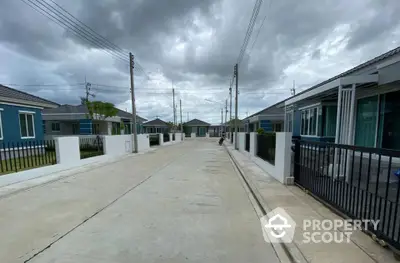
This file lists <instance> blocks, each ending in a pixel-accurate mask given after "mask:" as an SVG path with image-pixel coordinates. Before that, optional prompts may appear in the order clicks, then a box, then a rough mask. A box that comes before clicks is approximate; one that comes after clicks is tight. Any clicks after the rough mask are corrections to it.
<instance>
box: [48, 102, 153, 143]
mask: <svg viewBox="0 0 400 263" xmlns="http://www.w3.org/2000/svg"><path fill="white" fill-rule="evenodd" d="M42 118H43V127H44V133H45V135H47V136H48V137H50V136H54V135H56V136H60V135H112V134H121V133H123V134H130V133H132V114H131V113H129V112H125V111H123V110H120V109H118V113H117V115H116V116H113V117H108V118H106V119H103V118H101V117H99V116H98V117H94V118H93V119H90V117H89V111H88V109H87V107H86V105H67V104H65V105H61V106H59V107H57V108H52V109H45V110H43V113H42ZM144 121H146V119H144V118H142V117H140V116H137V117H136V122H137V132H138V133H142V130H143V129H142V124H143V122H144Z"/></svg>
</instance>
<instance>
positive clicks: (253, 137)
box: [249, 132, 257, 156]
mask: <svg viewBox="0 0 400 263" xmlns="http://www.w3.org/2000/svg"><path fill="white" fill-rule="evenodd" d="M249 153H250V155H251V156H256V155H257V133H256V132H250V151H249Z"/></svg>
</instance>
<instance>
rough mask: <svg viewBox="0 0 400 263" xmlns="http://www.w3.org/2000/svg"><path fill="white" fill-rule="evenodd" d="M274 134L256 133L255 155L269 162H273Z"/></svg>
mask: <svg viewBox="0 0 400 263" xmlns="http://www.w3.org/2000/svg"><path fill="white" fill-rule="evenodd" d="M275 148H276V134H275V133H267V134H257V156H258V157H260V158H261V159H263V160H264V161H267V162H269V163H270V164H273V165H274V164H275Z"/></svg>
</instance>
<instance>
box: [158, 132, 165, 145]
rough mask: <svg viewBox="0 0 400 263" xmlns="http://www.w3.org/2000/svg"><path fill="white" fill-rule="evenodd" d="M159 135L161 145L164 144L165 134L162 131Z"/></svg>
mask: <svg viewBox="0 0 400 263" xmlns="http://www.w3.org/2000/svg"><path fill="white" fill-rule="evenodd" d="M158 136H160V145H163V144H164V134H162V133H160V134H158Z"/></svg>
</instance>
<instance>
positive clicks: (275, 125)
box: [272, 123, 282, 132]
mask: <svg viewBox="0 0 400 263" xmlns="http://www.w3.org/2000/svg"><path fill="white" fill-rule="evenodd" d="M272 130H273V131H274V132H280V131H282V124H281V123H273V124H272Z"/></svg>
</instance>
